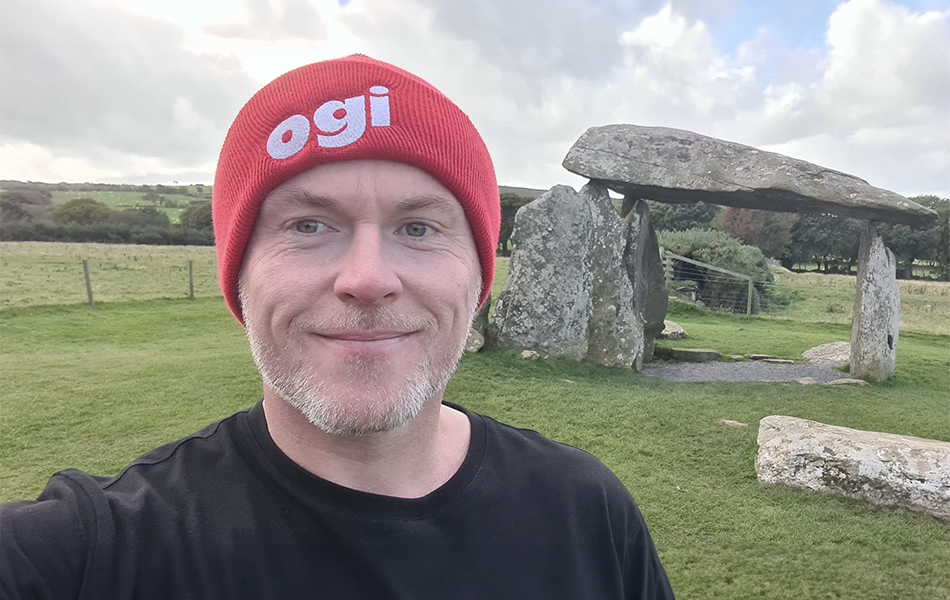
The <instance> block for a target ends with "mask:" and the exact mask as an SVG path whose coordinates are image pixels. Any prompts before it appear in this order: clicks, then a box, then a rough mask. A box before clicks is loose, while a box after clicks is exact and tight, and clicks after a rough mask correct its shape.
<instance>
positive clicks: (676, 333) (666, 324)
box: [657, 320, 689, 340]
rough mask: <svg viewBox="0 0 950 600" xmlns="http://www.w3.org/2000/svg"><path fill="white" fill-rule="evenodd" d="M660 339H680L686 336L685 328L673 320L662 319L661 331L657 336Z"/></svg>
mask: <svg viewBox="0 0 950 600" xmlns="http://www.w3.org/2000/svg"><path fill="white" fill-rule="evenodd" d="M657 337H658V338H659V339H661V340H682V339H684V338H686V337H689V336H687V335H686V330H685V329H683V327H682V326H681V325H680V324H679V323H674V322H673V321H668V320H664V321H663V331H661V332H660V335H658V336H657Z"/></svg>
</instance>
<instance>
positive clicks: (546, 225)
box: [491, 183, 643, 370]
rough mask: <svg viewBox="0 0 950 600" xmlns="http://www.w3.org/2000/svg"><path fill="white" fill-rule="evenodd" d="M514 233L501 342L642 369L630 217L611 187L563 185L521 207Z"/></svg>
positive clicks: (498, 316)
mask: <svg viewBox="0 0 950 600" xmlns="http://www.w3.org/2000/svg"><path fill="white" fill-rule="evenodd" d="M511 239H512V243H513V245H514V247H515V252H514V254H513V256H512V257H511V263H510V264H509V269H508V280H507V282H506V284H505V289H504V291H503V292H502V293H501V296H499V298H498V303H497V305H496V306H495V313H494V318H493V320H492V324H491V339H492V341H493V344H494V345H495V346H497V347H502V348H526V349H529V350H536V351H539V352H541V353H543V354H544V355H545V356H553V357H560V358H567V359H571V360H586V361H588V362H591V363H594V364H599V365H605V366H611V367H625V368H633V369H636V370H639V369H640V366H641V361H642V356H643V324H642V321H641V320H640V317H639V315H638V314H637V312H636V309H635V304H634V290H633V284H632V283H631V281H630V278H629V277H628V275H627V269H626V267H625V258H624V250H625V248H626V243H627V234H626V225H625V224H624V221H623V220H622V219H621V218H620V217H619V215H618V214H617V212H616V210H614V208H613V203H612V201H611V200H610V196H609V195H608V194H607V188H606V187H604V186H603V185H601V184H598V183H590V184H588V185H586V186H584V187H583V188H582V189H581V191H580V193H578V192H575V191H574V190H573V189H572V188H570V187H567V186H555V187H554V188H552V189H551V190H550V191H549V192H547V193H545V194H543V195H542V196H541V197H540V198H538V199H537V200H535V201H534V202H532V203H530V204H528V205H526V206H524V207H523V208H522V209H521V210H519V211H518V214H517V216H516V217H515V229H514V232H513V233H512V237H511Z"/></svg>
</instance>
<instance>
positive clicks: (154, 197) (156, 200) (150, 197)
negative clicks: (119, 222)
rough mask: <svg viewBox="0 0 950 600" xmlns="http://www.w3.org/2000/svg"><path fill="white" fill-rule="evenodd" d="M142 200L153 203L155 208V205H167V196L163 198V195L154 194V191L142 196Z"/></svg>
mask: <svg viewBox="0 0 950 600" xmlns="http://www.w3.org/2000/svg"><path fill="white" fill-rule="evenodd" d="M142 200H145V201H146V202H151V203H152V205H153V206H154V205H162V206H164V204H165V196H161V195H159V194H157V193H155V192H152V191H149V192H147V193H145V194H143V195H142Z"/></svg>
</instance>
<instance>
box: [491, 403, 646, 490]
mask: <svg viewBox="0 0 950 600" xmlns="http://www.w3.org/2000/svg"><path fill="white" fill-rule="evenodd" d="M477 417H478V418H480V419H482V420H483V421H484V423H485V432H486V433H485V435H486V442H487V443H486V445H487V450H486V452H487V459H488V460H489V461H495V462H500V463H502V464H503V465H504V469H505V471H506V472H508V473H511V474H512V476H514V477H517V478H519V479H520V480H521V481H523V482H531V483H534V484H535V485H539V486H551V487H560V488H565V489H571V490H572V491H573V492H574V493H583V492H584V491H587V492H590V493H594V494H597V495H605V496H607V498H606V499H607V500H608V502H611V501H617V500H623V501H627V500H628V499H629V500H632V499H631V498H630V493H629V491H627V488H626V487H625V486H624V484H623V483H622V482H621V481H620V479H619V478H618V477H617V476H616V475H615V474H614V472H613V471H611V470H610V468H608V467H607V466H606V465H604V463H602V462H601V461H600V459H599V458H597V457H596V456H594V455H593V454H591V453H590V452H587V451H585V450H582V449H580V448H577V447H575V446H572V445H570V444H566V443H563V442H559V441H555V440H552V439H550V438H548V437H546V436H544V435H542V434H541V433H539V432H538V431H535V430H534V429H529V428H524V427H517V426H515V425H509V424H506V423H502V422H500V421H497V420H495V419H493V418H491V417H488V416H485V415H477Z"/></svg>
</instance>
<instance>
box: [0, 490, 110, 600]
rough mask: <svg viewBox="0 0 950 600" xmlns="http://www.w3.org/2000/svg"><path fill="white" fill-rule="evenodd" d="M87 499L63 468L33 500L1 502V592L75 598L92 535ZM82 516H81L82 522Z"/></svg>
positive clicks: (7, 597) (11, 597)
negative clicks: (87, 513)
mask: <svg viewBox="0 0 950 600" xmlns="http://www.w3.org/2000/svg"><path fill="white" fill-rule="evenodd" d="M89 508H90V504H89V499H88V497H86V494H85V493H84V491H83V490H82V488H81V486H79V485H78V484H77V483H76V482H75V481H73V480H72V479H70V478H69V477H68V476H66V475H64V474H57V475H54V476H53V477H52V478H50V480H49V482H48V483H47V485H46V489H45V490H43V493H42V494H41V495H40V497H39V498H38V499H37V501H36V502H14V503H11V504H5V505H3V506H0V598H3V599H4V600H15V599H19V598H23V599H30V600H32V599H45V598H50V599H61V598H78V597H79V594H80V591H81V589H82V584H83V575H84V572H85V570H86V564H87V562H88V561H89V560H90V559H91V555H92V552H93V550H94V545H93V543H92V541H93V540H94V539H95V532H94V531H90V528H93V527H94V525H93V524H92V523H94V521H93V520H90V519H83V513H84V512H86V510H88V509H89ZM84 521H85V522H84Z"/></svg>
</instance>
